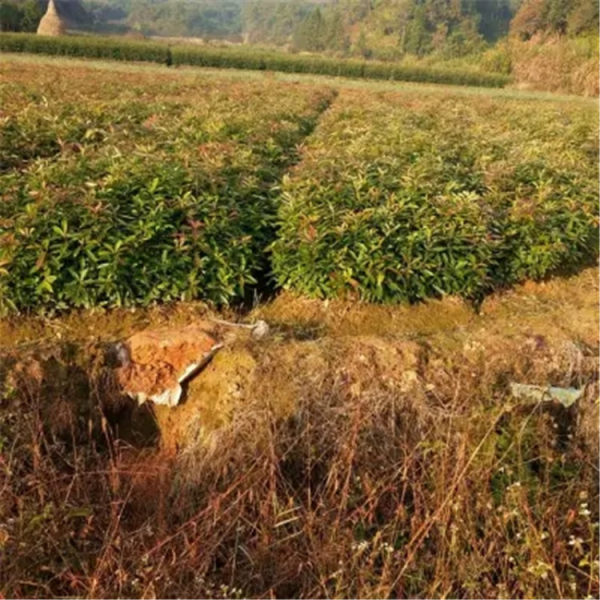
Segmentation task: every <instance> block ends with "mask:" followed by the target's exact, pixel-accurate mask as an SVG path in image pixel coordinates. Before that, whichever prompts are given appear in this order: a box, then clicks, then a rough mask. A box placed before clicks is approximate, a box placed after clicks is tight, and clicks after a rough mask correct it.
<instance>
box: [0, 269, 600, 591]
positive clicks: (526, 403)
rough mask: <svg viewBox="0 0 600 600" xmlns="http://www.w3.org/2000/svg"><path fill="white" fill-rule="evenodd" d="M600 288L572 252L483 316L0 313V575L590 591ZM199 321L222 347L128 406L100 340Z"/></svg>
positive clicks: (458, 310) (165, 587) (66, 585)
mask: <svg viewBox="0 0 600 600" xmlns="http://www.w3.org/2000/svg"><path fill="white" fill-rule="evenodd" d="M597 302H598V280H597V270H596V269H588V270H585V271H583V272H581V273H580V274H579V275H577V276H573V277H569V278H563V279H559V278H557V279H553V280H550V281H548V282H544V283H538V284H527V285H525V286H521V287H519V288H517V289H515V290H512V291H509V292H505V293H501V294H496V295H494V296H490V297H489V298H488V299H486V300H485V302H484V304H483V306H482V309H481V312H480V313H479V314H476V313H475V312H474V311H473V309H472V308H471V307H470V306H468V305H467V304H465V303H463V302H461V301H459V300H456V299H452V298H449V299H445V300H443V301H434V302H429V303H426V304H423V305H419V306H413V307H383V306H372V305H363V304H358V303H344V302H329V303H325V302H320V301H310V300H305V299H300V298H295V297H293V296H290V295H286V294H283V295H281V296H279V297H278V298H277V299H275V300H274V301H273V302H271V303H269V304H266V305H262V306H259V307H257V308H256V309H254V310H253V311H251V312H250V313H247V314H244V315H237V314H235V313H232V312H230V313H226V314H223V313H222V314H218V315H217V314H215V313H212V312H211V311H210V310H209V309H208V308H207V307H206V306H204V305H201V304H180V305H174V306H169V307H160V308H154V309H150V310H144V311H111V312H94V313H86V314H70V315H68V316H65V317H62V318H58V319H46V320H44V319H41V318H34V319H33V318H30V319H15V320H10V321H4V322H2V323H0V340H1V343H2V349H1V351H0V382H1V389H2V400H1V404H0V444H1V446H0V447H1V451H2V465H1V466H2V472H1V474H0V477H1V479H2V481H1V485H2V489H3V492H2V496H1V500H0V515H1V519H0V549H1V551H2V552H3V554H4V556H5V557H6V560H3V561H1V565H0V592H1V593H2V594H3V595H5V596H7V597H8V596H18V595H24V596H45V595H59V594H60V595H89V596H117V595H119V596H134V597H141V596H144V597H149V596H180V597H181V596H186V597H191V596H211V597H217V596H232V595H249V596H265V595H271V596H278V597H283V596H289V597H294V596H319V597H323V596H335V597H342V596H345V597H348V596H355V597H356V596H359V597H360V596H377V597H381V596H400V597H402V596H415V595H426V596H440V595H450V596H466V597H506V596H508V597H521V596H533V597H553V596H556V595H559V596H569V597H570V596H572V597H578V596H581V595H587V594H591V595H594V594H597V591H598V571H597V558H598V557H597V536H598V530H597V527H596V526H595V523H596V521H597V517H598V515H597V514H596V512H595V511H597V505H598V502H597V484H598V481H597V473H598V471H597V463H598V401H597V397H598V384H597V381H598V377H597V375H598V309H597ZM214 319H226V320H228V321H241V320H243V321H244V322H246V323H252V322H256V321H257V320H258V319H262V320H264V321H266V322H267V323H268V325H269V333H268V334H267V335H266V336H264V337H261V338H260V339H256V338H255V337H253V336H252V334H251V330H249V329H244V328H235V327H230V326H228V325H226V324H223V323H220V322H217V321H215V320H214ZM200 322H202V323H212V326H211V335H213V336H214V339H215V340H217V341H218V342H219V343H220V344H222V347H221V348H219V350H218V352H216V353H215V354H214V356H212V357H211V360H210V361H209V362H207V364H206V366H203V368H202V369H201V370H200V371H199V372H198V373H197V374H195V375H194V376H193V377H191V378H190V379H189V381H187V382H186V384H185V389H184V394H183V396H182V400H181V402H180V404H179V405H178V406H176V407H174V408H170V407H167V406H154V405H152V403H146V404H143V405H141V406H138V404H137V403H136V402H135V401H133V400H132V399H131V398H130V397H128V395H127V394H126V393H125V390H124V389H123V386H122V382H121V380H120V379H119V376H118V373H119V371H118V368H119V364H118V363H119V359H118V356H116V355H115V351H114V348H115V342H117V341H120V340H124V339H126V338H127V337H128V336H130V335H132V334H134V333H136V332H139V331H142V330H150V331H153V330H161V331H165V328H166V329H167V330H170V331H178V330H182V329H184V328H186V327H188V328H189V327H191V326H194V325H195V324H196V325H197V324H198V323H200ZM161 360H162V361H163V370H164V361H165V360H166V359H165V358H164V357H162V358H161ZM182 364H183V363H182ZM179 366H181V365H179ZM512 383H523V384H531V385H538V386H542V387H546V386H556V387H561V388H574V389H576V390H580V391H581V394H580V396H579V397H578V399H577V401H576V402H575V403H574V404H573V405H572V406H570V407H565V406H563V405H562V404H561V403H560V402H557V401H553V400H552V399H550V398H548V399H544V400H543V401H539V402H536V401H531V399H527V398H518V397H515V396H514V395H513V394H512V393H511V384H512Z"/></svg>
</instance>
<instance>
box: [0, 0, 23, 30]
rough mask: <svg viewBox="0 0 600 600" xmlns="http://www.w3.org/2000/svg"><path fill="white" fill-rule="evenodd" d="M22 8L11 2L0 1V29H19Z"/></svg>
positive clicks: (21, 19)
mask: <svg viewBox="0 0 600 600" xmlns="http://www.w3.org/2000/svg"><path fill="white" fill-rule="evenodd" d="M22 21H23V10H22V9H21V8H20V7H19V6H17V5H16V4H13V3H12V2H0V31H21V30H22V29H21V27H22Z"/></svg>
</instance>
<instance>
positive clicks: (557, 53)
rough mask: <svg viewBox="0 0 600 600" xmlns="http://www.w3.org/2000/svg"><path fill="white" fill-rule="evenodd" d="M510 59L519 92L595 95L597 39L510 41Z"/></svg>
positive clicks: (596, 87) (596, 91)
mask: <svg viewBox="0 0 600 600" xmlns="http://www.w3.org/2000/svg"><path fill="white" fill-rule="evenodd" d="M586 42H587V44H586ZM578 43H579V44H580V45H582V46H583V48H580V47H578V46H577V44H578ZM586 46H587V47H586ZM510 57H511V64H512V72H513V78H514V81H515V83H516V85H517V86H518V87H520V88H522V89H531V90H548V91H550V92H558V93H563V94H578V95H581V96H598V40H597V39H595V40H594V39H592V40H589V41H587V40H580V41H578V40H567V39H560V38H557V39H549V40H547V41H546V42H545V43H540V40H537V39H534V40H531V41H528V42H520V41H517V40H511V42H510Z"/></svg>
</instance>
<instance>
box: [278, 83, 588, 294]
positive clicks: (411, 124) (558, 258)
mask: <svg viewBox="0 0 600 600" xmlns="http://www.w3.org/2000/svg"><path fill="white" fill-rule="evenodd" d="M595 119H596V112H595V110H594V109H593V108H589V109H588V108H582V107H581V106H569V107H567V106H565V105H555V104H549V103H546V104H544V103H540V102H537V103H530V102H523V101H519V102H517V101H508V100H500V101H499V100H491V99H469V100H468V103H467V102H465V100H464V99H457V98H441V97H433V96H431V97H429V98H417V97H416V96H410V95H406V94H405V95H403V96H402V97H398V96H392V95H384V96H379V97H376V96H374V95H367V94H361V93H358V92H344V93H343V94H342V95H341V96H340V97H338V99H337V100H336V103H335V105H334V107H333V108H332V110H330V111H329V112H328V114H327V116H326V118H325V119H324V120H323V121H322V122H321V124H320V125H319V128H318V129H317V131H316V132H315V134H313V136H312V138H311V140H310V143H309V144H308V146H307V149H306V151H305V157H304V160H303V162H302V163H301V164H300V165H298V166H297V167H296V169H295V171H294V174H293V175H292V176H291V177H290V178H288V179H286V181H285V184H284V186H283V195H282V202H281V206H280V210H279V218H280V229H279V235H278V239H277V241H276V242H275V243H274V246H273V268H274V271H275V274H276V276H277V280H278V283H279V284H280V285H281V286H283V287H286V288H291V289H293V290H296V291H298V292H301V293H303V294H309V295H312V296H319V297H332V296H338V295H344V294H351V295H354V296H357V297H360V298H363V299H366V300H370V301H392V302H397V301H399V300H409V301H414V300H419V299H422V298H426V297H429V296H435V295H440V294H459V295H462V296H465V297H471V298H480V297H481V296H482V295H483V294H484V293H486V292H488V291H489V290H491V289H493V288H496V287H499V286H505V285H510V284H513V283H515V282H517V281H521V280H523V279H527V278H532V279H539V278H542V277H544V276H546V275H547V274H549V273H552V272H555V271H557V270H559V269H567V268H570V267H574V266H577V265H579V264H581V263H582V262H583V261H586V260H587V259H589V258H590V257H591V256H592V255H593V254H594V253H595V252H597V247H596V246H597V227H598V219H597V213H598V182H597V170H596V165H597V132H596V127H595Z"/></svg>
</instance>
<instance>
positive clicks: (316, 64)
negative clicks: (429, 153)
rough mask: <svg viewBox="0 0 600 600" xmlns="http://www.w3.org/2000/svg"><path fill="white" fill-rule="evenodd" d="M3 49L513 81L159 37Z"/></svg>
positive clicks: (83, 39)
mask: <svg viewBox="0 0 600 600" xmlns="http://www.w3.org/2000/svg"><path fill="white" fill-rule="evenodd" d="M0 51H5V52H31V53H36V54H51V55H60V56H76V57H87V58H106V59H111V60H135V61H149V62H158V63H162V64H167V65H171V64H174V65H197V66H203V67H216V68H232V69H251V70H263V71H264V70H266V71H284V72H291V73H311V74H319V75H333V76H344V77H358V78H367V79H384V80H394V81H417V82H429V83H446V84H454V85H477V86H485V87H502V86H504V85H506V84H507V83H508V81H509V78H508V76H506V75H505V74H502V73H479V72H475V71H473V70H461V69H444V68H429V67H419V66H408V65H404V66H403V65H399V64H394V63H386V62H377V61H364V60H350V59H337V58H330V57H325V56H311V55H300V54H289V53H285V52H281V51H279V52H277V51H272V52H271V51H265V50H261V49H253V48H248V47H244V48H217V47H210V46H197V45H195V46H186V45H176V46H172V47H169V46H167V45H166V44H164V43H160V42H150V41H135V40H125V39H123V38H102V37H97V36H63V37H44V36H38V35H33V34H25V33H4V34H0Z"/></svg>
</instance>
